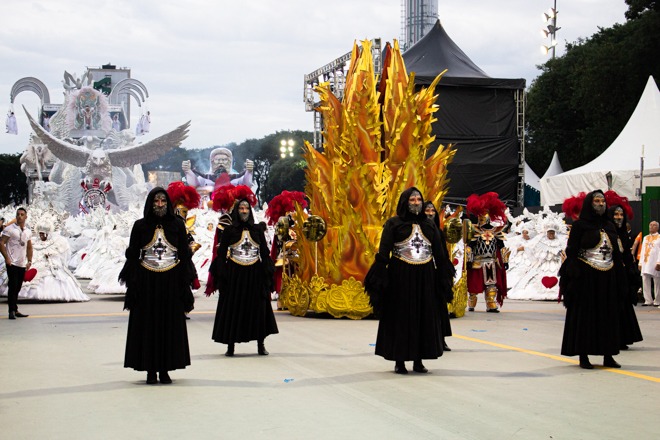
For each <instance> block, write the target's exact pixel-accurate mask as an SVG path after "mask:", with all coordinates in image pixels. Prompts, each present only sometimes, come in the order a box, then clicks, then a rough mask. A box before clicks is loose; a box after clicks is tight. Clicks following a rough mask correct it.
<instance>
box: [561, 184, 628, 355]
mask: <svg viewBox="0 0 660 440" xmlns="http://www.w3.org/2000/svg"><path fill="white" fill-rule="evenodd" d="M594 193H600V194H602V191H592V192H590V193H589V194H587V196H586V197H585V199H584V202H583V204H582V211H581V212H580V218H579V220H577V221H576V222H575V223H573V226H572V227H571V231H570V234H569V236H568V242H567V244H566V260H565V261H564V263H563V264H562V267H561V268H560V269H559V274H560V277H561V278H560V293H561V295H562V296H563V298H564V305H565V307H566V320H565V322H564V336H563V340H562V345H561V354H563V355H565V356H576V355H581V354H586V355H588V354H593V355H615V354H618V353H619V347H620V345H619V344H620V341H621V337H620V327H619V317H620V301H621V295H622V289H623V287H622V286H621V282H620V280H619V279H618V278H617V274H618V272H619V269H618V268H619V267H621V266H622V265H623V262H622V256H621V252H620V250H619V246H618V245H617V239H618V236H617V233H616V230H615V229H614V225H613V224H612V223H611V222H610V221H609V220H607V217H606V215H605V214H603V215H598V214H597V213H596V212H595V211H594V209H593V207H592V201H593V198H594ZM601 230H602V231H604V232H605V233H606V234H607V236H608V238H609V241H610V243H611V245H612V258H613V261H614V265H613V267H612V268H611V269H609V270H605V271H603V270H598V269H595V268H593V267H592V266H590V265H589V264H587V263H585V262H584V261H582V260H581V259H580V258H579V253H580V250H581V249H592V248H594V247H595V246H596V245H597V244H598V243H599V242H600V231H601Z"/></svg>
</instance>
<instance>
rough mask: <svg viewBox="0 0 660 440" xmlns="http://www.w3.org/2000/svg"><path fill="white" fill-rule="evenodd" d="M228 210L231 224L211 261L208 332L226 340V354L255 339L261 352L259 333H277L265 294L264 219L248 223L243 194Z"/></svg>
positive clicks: (268, 285) (268, 273) (269, 280)
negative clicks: (212, 304)
mask: <svg viewBox="0 0 660 440" xmlns="http://www.w3.org/2000/svg"><path fill="white" fill-rule="evenodd" d="M254 201H255V202H256V200H254ZM230 215H231V225H228V226H226V227H225V229H224V232H223V233H222V236H221V238H220V244H219V246H218V252H217V257H216V259H215V260H214V262H213V264H212V266H211V270H212V271H213V279H214V282H215V283H216V285H215V287H216V289H217V290H218V293H219V296H218V309H217V312H216V314H215V323H214V324H213V335H212V338H213V340H214V341H215V342H219V343H222V344H227V352H226V353H225V355H226V356H230V357H231V356H234V349H235V344H236V343H239V342H249V341H255V340H256V341H257V353H258V354H259V355H262V356H265V355H268V351H267V350H266V347H265V345H264V339H265V338H266V337H267V336H268V335H272V334H275V333H278V329H277V323H276V322H275V315H274V313H273V308H272V306H271V300H270V293H271V292H272V290H273V272H274V270H275V267H274V265H273V261H272V260H271V258H270V251H269V250H268V243H267V241H266V236H265V231H266V224H265V223H259V224H255V223H254V216H253V214H252V207H251V206H250V201H249V200H248V199H247V198H239V199H237V200H236V201H235V203H234V208H233V209H232V211H231V214H230Z"/></svg>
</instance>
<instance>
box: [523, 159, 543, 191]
mask: <svg viewBox="0 0 660 440" xmlns="http://www.w3.org/2000/svg"><path fill="white" fill-rule="evenodd" d="M525 185H529V186H531V187H532V188H534V189H535V190H537V191H541V179H540V178H539V176H537V175H536V173H535V172H534V170H533V169H532V168H531V167H530V166H529V165H527V161H525Z"/></svg>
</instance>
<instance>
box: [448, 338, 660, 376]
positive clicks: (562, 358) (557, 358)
mask: <svg viewBox="0 0 660 440" xmlns="http://www.w3.org/2000/svg"><path fill="white" fill-rule="evenodd" d="M452 337H454V338H458V339H463V340H466V341H470V342H476V343H478V344H484V345H490V346H492V347H497V348H501V349H504V350H511V351H518V352H520V353H525V354H531V355H532V356H540V357H545V358H548V359H552V360H555V361H560V362H565V363H567V364H574V365H577V364H579V362H578V361H576V360H573V359H570V358H567V357H565V356H556V355H554V354H548V353H543V352H540V351H534V350H527V349H525V348H520V347H514V346H512V345H506V344H499V343H497V342H490V341H485V340H483V339H477V338H471V337H469V336H461V335H457V334H454V335H452ZM597 368H599V369H603V370H607V371H609V372H610V373H616V374H622V375H624V376H630V377H634V378H637V379H642V380H648V381H649V382H655V383H660V378H658V377H653V376H648V375H646V374H639V373H633V372H631V371H626V370H623V369H618V368H607V367H597Z"/></svg>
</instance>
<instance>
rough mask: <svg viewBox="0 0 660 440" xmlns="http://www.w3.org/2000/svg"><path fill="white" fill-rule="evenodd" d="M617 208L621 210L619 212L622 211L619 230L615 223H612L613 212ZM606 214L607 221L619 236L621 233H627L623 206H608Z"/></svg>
mask: <svg viewBox="0 0 660 440" xmlns="http://www.w3.org/2000/svg"><path fill="white" fill-rule="evenodd" d="M617 208H621V210H622V211H623V224H622V226H621V227H620V228H619V227H618V226H617V225H616V223H614V211H616V209H617ZM606 214H607V219H608V220H609V221H611V222H612V223H613V224H614V227H615V228H616V230H617V232H619V234H620V233H621V232H622V231H623V232H627V226H626V224H627V223H628V216H627V215H626V210H625V209H623V206H621V205H612V206H608V207H607V211H606Z"/></svg>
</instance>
